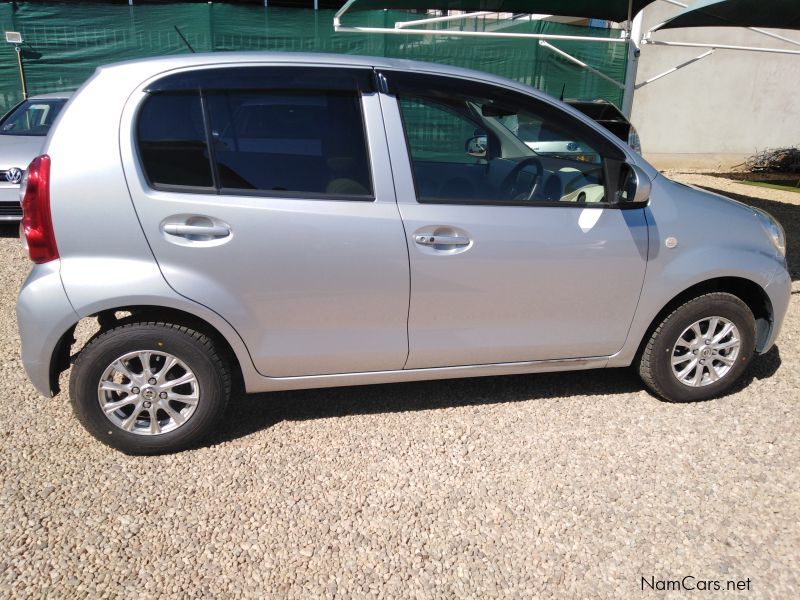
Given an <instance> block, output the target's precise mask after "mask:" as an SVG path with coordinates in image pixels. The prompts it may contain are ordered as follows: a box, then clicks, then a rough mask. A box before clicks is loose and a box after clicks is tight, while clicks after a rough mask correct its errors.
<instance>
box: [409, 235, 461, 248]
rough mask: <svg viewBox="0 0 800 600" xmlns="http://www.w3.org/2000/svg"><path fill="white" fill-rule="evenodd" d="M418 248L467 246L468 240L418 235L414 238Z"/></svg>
mask: <svg viewBox="0 0 800 600" xmlns="http://www.w3.org/2000/svg"><path fill="white" fill-rule="evenodd" d="M414 241H415V242H416V243H417V244H419V245H420V246H467V245H468V244H469V238H466V237H463V236H460V235H433V234H431V235H420V234H417V235H415V236H414Z"/></svg>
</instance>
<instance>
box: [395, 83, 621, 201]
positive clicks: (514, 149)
mask: <svg viewBox="0 0 800 600" xmlns="http://www.w3.org/2000/svg"><path fill="white" fill-rule="evenodd" d="M389 81H390V82H392V83H394V87H395V90H396V93H397V97H398V99H399V103H400V110H401V113H402V115H403V122H404V125H405V130H406V136H407V141H408V146H409V151H410V156H411V161H412V167H413V171H414V179H415V183H416V188H417V197H418V199H419V200H420V201H421V202H447V203H477V204H487V203H495V202H496V203H501V204H509V203H512V204H513V203H517V202H535V203H539V202H548V203H549V202H559V203H574V204H577V205H583V204H587V203H601V202H606V189H605V183H606V182H605V177H604V155H605V151H607V150H608V146H609V144H608V142H607V141H606V140H603V139H602V138H599V139H598V136H597V134H596V132H592V131H591V130H589V131H588V132H586V131H585V126H582V124H581V123H580V122H579V121H577V120H576V119H574V118H573V117H571V116H570V115H568V114H567V113H564V112H563V111H559V110H558V109H556V108H555V107H551V106H549V105H546V104H545V103H542V102H539V101H537V100H535V99H533V98H530V97H528V96H525V95H524V94H517V93H513V92H509V91H507V90H502V89H498V88H494V87H492V86H487V85H482V84H475V85H471V84H469V83H468V82H460V80H453V82H454V83H453V85H450V84H449V81H443V80H442V79H441V78H440V79H439V81H428V80H426V79H425V78H424V76H423V77H420V78H409V77H407V76H403V75H400V76H398V74H396V73H392V74H391V78H390V79H389ZM601 149H602V150H601ZM612 152H613V149H612ZM617 152H618V151H617ZM610 156H611V157H613V154H610Z"/></svg>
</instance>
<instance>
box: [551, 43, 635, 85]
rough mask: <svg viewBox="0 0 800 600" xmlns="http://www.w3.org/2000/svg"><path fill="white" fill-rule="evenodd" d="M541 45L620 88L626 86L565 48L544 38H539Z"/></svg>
mask: <svg viewBox="0 0 800 600" xmlns="http://www.w3.org/2000/svg"><path fill="white" fill-rule="evenodd" d="M539 45H540V46H543V47H545V48H547V49H548V50H552V51H553V52H555V53H556V54H558V55H560V56H563V57H564V58H566V59H567V60H568V61H570V62H571V63H575V64H576V65H578V66H579V67H583V68H584V69H586V70H587V71H589V72H590V73H594V74H595V75H597V76H598V77H601V78H602V79H605V80H606V81H608V82H609V83H611V84H613V85H615V86H617V87H618V88H622V87H624V86H623V85H622V84H621V83H620V82H619V81H616V80H614V79H612V78H611V77H609V76H608V75H606V74H605V73H603V72H601V71H598V70H597V69H595V68H594V67H590V66H589V65H587V64H586V63H585V62H583V61H582V60H580V59H578V58H575V57H574V56H572V55H571V54H567V53H566V52H564V51H563V50H561V49H560V48H556V47H555V46H553V44H550V43H548V42H546V41H544V40H539Z"/></svg>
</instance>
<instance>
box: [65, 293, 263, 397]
mask: <svg viewBox="0 0 800 600" xmlns="http://www.w3.org/2000/svg"><path fill="white" fill-rule="evenodd" d="M93 319H96V321H97V325H98V327H97V331H96V332H95V333H94V334H93V335H92V338H90V339H93V338H94V337H96V336H97V335H100V334H102V333H104V332H106V331H108V330H109V329H113V328H114V327H118V326H120V325H124V324H126V323H132V322H139V321H156V322H158V321H162V322H169V323H172V324H175V325H182V326H184V327H188V328H190V329H194V330H195V331H199V332H200V333H203V334H205V335H206V336H208V337H209V338H211V339H212V340H213V341H214V343H215V344H216V345H217V346H218V348H219V349H220V351H221V352H222V353H223V354H224V356H225V358H226V359H227V360H228V362H229V364H230V369H231V376H232V378H233V383H234V386H237V385H238V386H241V385H242V384H243V379H244V372H243V368H242V360H241V357H240V356H239V354H237V352H236V351H235V350H234V347H233V345H232V344H231V343H230V341H229V340H228V338H227V337H226V336H225V335H223V334H222V332H221V331H220V330H219V329H218V328H217V327H215V326H214V325H213V324H212V323H210V322H208V321H207V320H205V319H203V318H201V317H198V316H197V315H194V314H192V313H189V312H187V311H184V310H181V309H179V308H174V307H169V306H161V305H155V304H145V305H133V306H117V307H113V308H107V309H103V310H100V311H98V312H95V313H93V314H89V315H86V316H84V317H82V318H81V319H80V320H78V321H76V322H75V323H74V324H73V325H72V326H71V327H69V328H68V329H67V331H65V332H64V333H63V335H62V336H61V338H60V339H59V341H58V342H57V344H56V346H55V348H54V350H53V354H52V357H51V359H50V390H51V391H52V393H53V394H54V395H55V394H57V393H59V391H60V386H59V382H58V379H59V375H60V374H61V373H62V372H63V371H65V370H66V369H67V368H69V366H70V364H71V363H72V361H73V360H74V359H75V357H76V356H77V355H78V353H80V351H81V350H82V349H83V347H84V346H85V344H82V345H81V347H80V348H78V349H77V350H76V351H75V352H74V353H73V352H72V347H73V345H74V344H75V342H76V339H75V330H76V328H77V327H78V325H79V324H80V323H81V322H84V321H87V320H89V321H91V320H93ZM87 343H88V340H87ZM247 360H249V356H248V357H247Z"/></svg>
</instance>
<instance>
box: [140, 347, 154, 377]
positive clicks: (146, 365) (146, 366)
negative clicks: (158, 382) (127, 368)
mask: <svg viewBox="0 0 800 600" xmlns="http://www.w3.org/2000/svg"><path fill="white" fill-rule="evenodd" d="M151 356H153V353H152V352H148V351H146V350H145V351H144V352H139V360H140V361H142V378H143V379H149V378H150V377H152V376H153V371H151V370H150V357H151Z"/></svg>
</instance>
